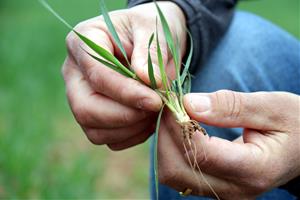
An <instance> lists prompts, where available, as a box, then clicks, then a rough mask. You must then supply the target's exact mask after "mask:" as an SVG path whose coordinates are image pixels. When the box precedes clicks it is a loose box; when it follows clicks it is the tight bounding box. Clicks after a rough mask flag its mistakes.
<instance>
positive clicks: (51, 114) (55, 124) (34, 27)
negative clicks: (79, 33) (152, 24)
mask: <svg viewBox="0 0 300 200" xmlns="http://www.w3.org/2000/svg"><path fill="white" fill-rule="evenodd" d="M49 1H50V3H51V5H53V7H54V8H55V9H56V10H57V11H58V12H59V13H61V14H62V15H63V16H64V17H65V18H66V19H67V20H68V21H69V22H70V23H71V24H73V25H75V24H76V23H78V22H80V21H82V20H84V19H87V18H90V17H93V16H96V15H97V14H98V13H99V2H98V0H89V1H83V0H72V1H71V0H49ZM106 3H107V5H108V7H109V9H119V8H124V7H125V6H126V1H124V0H114V1H108V0H107V1H106ZM239 8H240V9H244V10H249V11H252V12H255V13H258V14H259V15H261V16H264V17H266V18H268V19H270V20H272V21H273V22H275V23H276V24H278V25H279V26H281V27H283V28H285V29H286V30H288V31H289V32H291V33H292V34H293V35H295V36H296V37H298V38H299V37H300V34H299V18H300V17H299V0H257V1H256V0H252V1H245V2H242V3H240V5H239ZM67 32H68V30H67V29H66V28H65V27H64V26H63V25H62V24H61V23H59V22H58V21H57V20H56V19H55V18H54V17H53V16H51V14H49V13H48V12H47V11H46V10H45V9H44V8H42V7H41V6H40V5H39V4H38V2H37V1H36V0H26V1H20V0H1V1H0V41H1V42H0V69H1V71H0V150H1V152H0V198H1V199H8V198H9V199H11V198H21V199H25V198H38V199H47V198H60V199H62V198H80V199H82V198H98V199H104V198H106V199H107V198H115V199H124V198H126V199H147V198H149V194H148V164H149V162H148V143H146V144H143V145H140V146H138V147H135V148H132V149H129V150H126V151H122V152H110V151H109V150H107V148H106V147H104V146H94V145H92V144H91V143H89V142H88V140H87V139H86V137H85V136H84V134H83V133H82V131H81V129H80V127H79V126H78V125H77V124H76V123H75V120H74V119H73V117H72V114H71V112H70V110H69V107H68V104H67V102H66V98H65V91H64V83H63V81H62V78H61V75H60V68H61V64H62V62H63V60H64V57H65V55H66V50H65V41H64V39H65V36H66V34H67Z"/></svg>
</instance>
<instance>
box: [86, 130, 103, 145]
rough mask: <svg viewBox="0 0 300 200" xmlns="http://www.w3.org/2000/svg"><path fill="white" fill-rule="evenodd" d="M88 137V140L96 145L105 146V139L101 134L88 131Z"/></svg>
mask: <svg viewBox="0 0 300 200" xmlns="http://www.w3.org/2000/svg"><path fill="white" fill-rule="evenodd" d="M85 133H86V136H87V138H88V140H89V141H90V142H91V143H92V144H94V145H103V144H105V138H104V137H103V135H101V132H99V131H95V130H87V131H86V132H85Z"/></svg>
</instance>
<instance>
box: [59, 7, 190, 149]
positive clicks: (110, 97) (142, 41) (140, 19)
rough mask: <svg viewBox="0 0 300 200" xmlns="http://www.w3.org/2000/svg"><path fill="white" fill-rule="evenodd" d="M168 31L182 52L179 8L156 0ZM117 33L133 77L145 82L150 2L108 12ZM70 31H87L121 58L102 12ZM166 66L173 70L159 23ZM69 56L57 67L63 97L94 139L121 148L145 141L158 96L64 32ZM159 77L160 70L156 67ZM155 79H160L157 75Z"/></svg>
mask: <svg viewBox="0 0 300 200" xmlns="http://www.w3.org/2000/svg"><path fill="white" fill-rule="evenodd" d="M158 4H159V6H160V8H161V9H162V10H163V12H164V14H165V16H166V19H167V20H168V22H169V24H170V29H171V32H172V33H173V35H175V34H176V35H177V37H178V38H179V39H180V41H182V43H181V44H182V47H181V52H182V54H184V53H185V51H184V50H185V38H186V33H185V29H184V25H185V18H184V15H183V13H182V11H181V9H180V8H179V7H178V6H177V5H176V4H174V3H171V2H159V3H158ZM109 14H110V17H111V19H112V21H113V23H114V26H115V27H116V30H117V33H118V35H119V37H120V39H121V41H122V43H123V46H124V48H125V50H126V52H127V54H128V55H129V58H130V60H131V67H132V68H133V69H134V70H135V72H136V74H137V75H138V77H140V78H141V79H142V80H143V81H145V82H148V83H149V80H148V72H147V52H148V49H147V46H148V40H149V38H150V36H151V34H152V33H153V31H154V30H155V27H156V16H157V12H156V8H155V5H154V4H153V3H149V4H143V5H140V6H136V7H133V8H131V9H125V10H118V11H114V12H111V13H109ZM75 30H77V31H78V32H80V33H81V34H83V35H85V36H87V37H88V38H89V39H91V40H93V41H94V42H96V43H97V44H98V45H100V46H102V47H104V48H106V49H107V50H108V51H110V52H111V53H113V54H114V55H115V56H116V57H118V58H120V59H121V52H120V50H119V49H118V48H117V47H116V44H115V43H114V42H113V40H112V37H111V35H110V34H109V31H108V30H107V27H106V25H105V22H104V20H103V18H102V16H99V17H95V18H92V19H89V20H87V21H84V22H82V23H80V24H78V25H77V26H76V27H75ZM158 34H159V35H160V36H161V37H160V43H161V48H162V54H163V59H164V60H163V61H164V63H165V64H166V66H167V67H166V71H167V73H168V74H169V76H170V77H173V76H174V75H175V72H174V70H173V69H174V67H172V62H171V59H170V54H169V53H168V49H167V44H166V42H165V40H164V37H163V31H162V29H161V28H159V30H158ZM66 41H67V48H68V56H67V58H66V60H65V62H64V65H63V68H62V74H63V77H64V80H65V83H66V91H67V97H68V101H69V104H70V107H71V109H72V111H73V114H74V116H75V118H76V120H77V122H78V123H79V124H80V126H81V127H82V129H83V130H84V131H85V133H86V135H87V137H88V139H89V140H90V141H91V142H92V143H94V144H107V145H108V146H109V148H111V149H113V150H121V149H125V148H128V147H130V146H133V145H136V144H139V143H141V142H143V141H145V140H146V139H147V138H148V137H149V136H150V134H151V133H152V131H153V125H154V119H155V112H156V111H158V110H159V109H160V107H161V104H162V102H161V99H160V97H159V96H158V95H157V94H156V93H155V92H154V91H153V90H151V89H149V88H148V87H147V86H144V85H143V84H141V83H139V82H137V81H135V80H133V79H130V78H126V77H124V76H122V75H120V74H118V73H117V72H115V71H113V70H111V69H109V68H107V67H106V66H103V65H101V64H100V63H98V62H97V61H95V60H94V59H93V58H91V57H90V56H89V55H87V54H86V53H85V52H84V51H83V50H82V47H83V48H87V47H86V46H84V44H83V43H82V42H81V41H80V40H79V38H78V37H77V36H76V35H75V34H74V33H70V34H69V35H68V36H67V39H66ZM150 50H151V53H152V59H153V64H154V65H155V64H157V60H156V59H155V58H156V55H155V52H156V50H155V45H153V46H152V47H151V49H150ZM156 73H158V76H159V72H157V70H156ZM158 82H159V80H158Z"/></svg>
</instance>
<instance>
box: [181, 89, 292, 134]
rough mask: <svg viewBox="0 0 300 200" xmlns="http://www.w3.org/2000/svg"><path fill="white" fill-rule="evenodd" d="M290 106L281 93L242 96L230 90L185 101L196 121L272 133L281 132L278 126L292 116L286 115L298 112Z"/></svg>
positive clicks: (200, 95) (202, 94)
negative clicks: (270, 131) (271, 131)
mask: <svg viewBox="0 0 300 200" xmlns="http://www.w3.org/2000/svg"><path fill="white" fill-rule="evenodd" d="M290 99H293V98H290ZM289 102H291V101H287V99H286V98H283V95H282V93H270V92H269V93H267V92H255V93H241V92H233V91H229V90H220V91H217V92H214V93H198V94H197V93H195V94H188V95H186V96H185V98H184V105H185V107H186V110H187V112H188V114H189V115H190V116H191V117H192V118H193V119H195V120H197V121H200V122H203V123H206V124H209V125H214V126H221V127H244V128H251V129H256V130H273V131H274V130H279V129H280V128H282V127H279V126H278V124H287V123H288V122H289V120H287V118H290V117H289V116H290V115H288V114H285V113H290V112H292V113H295V110H297V108H296V107H294V108H293V106H292V108H287V106H286V103H289ZM293 105H297V103H295V104H293ZM286 109H289V111H287V110H286ZM293 110H294V111H293ZM293 121H295V120H293Z"/></svg>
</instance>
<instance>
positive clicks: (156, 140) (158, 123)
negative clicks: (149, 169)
mask: <svg viewBox="0 0 300 200" xmlns="http://www.w3.org/2000/svg"><path fill="white" fill-rule="evenodd" d="M163 110H164V105H163V106H162V108H161V109H160V111H159V114H158V117H157V121H156V128H155V133H154V160H153V162H154V163H153V166H154V177H155V193H156V200H158V197H159V196H158V194H159V191H158V184H159V182H158V165H157V163H158V160H157V147H158V132H159V127H160V121H161V116H162V113H163Z"/></svg>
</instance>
